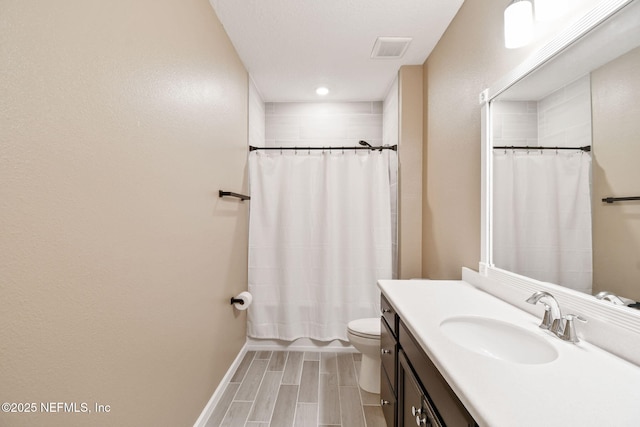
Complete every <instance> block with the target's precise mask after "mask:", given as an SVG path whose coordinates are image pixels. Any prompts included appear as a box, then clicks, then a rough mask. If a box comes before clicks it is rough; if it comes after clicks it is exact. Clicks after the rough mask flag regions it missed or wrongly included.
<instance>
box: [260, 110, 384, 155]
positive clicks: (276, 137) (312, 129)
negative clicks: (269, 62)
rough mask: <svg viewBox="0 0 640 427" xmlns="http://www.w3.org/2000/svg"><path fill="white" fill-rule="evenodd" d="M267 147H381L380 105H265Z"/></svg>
mask: <svg viewBox="0 0 640 427" xmlns="http://www.w3.org/2000/svg"><path fill="white" fill-rule="evenodd" d="M265 114H266V126H265V136H266V146H267V147H269V146H273V147H294V146H298V147H336V146H338V147H341V146H354V145H357V144H358V141H360V140H365V141H367V142H368V143H370V144H371V145H381V144H382V102H267V103H265Z"/></svg>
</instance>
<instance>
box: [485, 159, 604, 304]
mask: <svg viewBox="0 0 640 427" xmlns="http://www.w3.org/2000/svg"><path fill="white" fill-rule="evenodd" d="M493 161H494V164H493V168H494V174H493V176H494V178H493V180H494V181H493V262H494V264H495V266H496V267H498V268H502V269H504V270H509V271H512V272H514V273H517V274H521V275H523V276H527V277H531V278H534V279H537V280H541V281H545V282H551V283H556V284H560V285H562V286H565V287H568V288H572V289H575V290H578V291H582V292H587V293H591V287H592V247H591V195H590V193H591V191H590V181H591V179H590V177H591V156H590V154H588V153H583V152H580V151H576V152H574V151H561V152H558V153H556V152H555V151H554V150H545V151H542V153H541V151H531V152H529V153H527V152H525V151H519V150H507V151H506V152H504V151H501V150H494V155H493Z"/></svg>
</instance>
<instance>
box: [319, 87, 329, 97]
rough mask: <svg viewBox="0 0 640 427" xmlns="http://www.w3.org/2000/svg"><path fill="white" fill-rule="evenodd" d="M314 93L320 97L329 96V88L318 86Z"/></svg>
mask: <svg viewBox="0 0 640 427" xmlns="http://www.w3.org/2000/svg"><path fill="white" fill-rule="evenodd" d="M316 93H317V94H318V95H320V96H325V95H327V94H329V88H326V87H324V86H320V87H319V88H317V89H316Z"/></svg>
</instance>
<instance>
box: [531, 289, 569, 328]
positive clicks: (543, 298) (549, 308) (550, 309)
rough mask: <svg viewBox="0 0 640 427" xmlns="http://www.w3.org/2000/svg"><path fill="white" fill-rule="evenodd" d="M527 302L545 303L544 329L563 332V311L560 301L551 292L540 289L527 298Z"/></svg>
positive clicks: (541, 324)
mask: <svg viewBox="0 0 640 427" xmlns="http://www.w3.org/2000/svg"><path fill="white" fill-rule="evenodd" d="M527 302H528V303H529V304H534V305H535V304H537V303H538V302H541V303H542V304H543V305H544V316H543V317H542V323H540V327H541V328H542V329H549V330H550V331H551V332H553V333H554V334H556V335H560V334H562V331H563V327H562V312H561V311H560V305H559V304H558V301H556V299H555V298H554V297H553V295H551V294H550V293H549V292H545V291H538V292H536V293H534V294H533V295H531V296H530V297H529V298H527Z"/></svg>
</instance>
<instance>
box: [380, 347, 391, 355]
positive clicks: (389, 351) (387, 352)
mask: <svg viewBox="0 0 640 427" xmlns="http://www.w3.org/2000/svg"><path fill="white" fill-rule="evenodd" d="M380 354H382V355H383V356H384V355H385V354H391V350H387V349H386V348H383V349H381V350H380Z"/></svg>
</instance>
